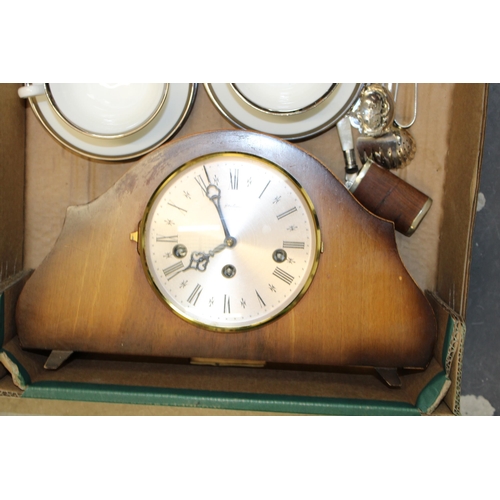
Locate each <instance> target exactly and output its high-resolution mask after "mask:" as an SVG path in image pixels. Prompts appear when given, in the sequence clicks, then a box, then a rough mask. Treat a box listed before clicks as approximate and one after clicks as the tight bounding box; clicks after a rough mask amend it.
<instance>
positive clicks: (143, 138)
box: [19, 83, 197, 161]
mask: <svg viewBox="0 0 500 500" xmlns="http://www.w3.org/2000/svg"><path fill="white" fill-rule="evenodd" d="M35 85H36V86H38V87H40V88H42V87H43V92H42V90H36V91H35V90H34V89H30V87H31V86H32V87H35ZM60 85H63V84H60ZM64 85H66V87H65V88H64V89H58V88H56V85H55V84H50V87H49V84H33V85H31V86H30V85H26V86H25V87H21V89H19V95H20V96H21V97H27V98H29V101H30V105H31V107H32V109H33V111H34V113H35V115H36V116H37V117H38V119H39V120H40V121H41V122H42V124H43V125H44V127H45V128H46V129H47V131H48V132H49V133H50V134H51V135H52V136H54V137H55V138H56V139H57V140H58V141H59V142H61V143H62V144H64V145H65V146H67V147H68V148H70V149H71V150H73V151H75V152H77V153H80V154H82V155H84V156H86V157H89V158H96V159H103V160H115V161H118V160H126V159H129V158H136V157H138V156H142V155H144V154H146V153H148V152H150V151H152V150H153V149H155V148H157V147H158V146H160V145H161V144H163V143H164V142H166V141H167V140H168V139H170V138H171V137H172V136H173V135H174V134H175V133H176V132H177V131H178V130H179V129H180V127H181V126H182V125H183V124H184V122H185V121H186V119H187V117H188V115H189V113H190V111H191V108H192V106H193V102H194V99H195V96H196V90H197V84H194V83H170V84H161V86H162V87H163V86H164V87H165V91H164V95H163V94H162V91H160V94H159V96H158V106H157V109H155V110H154V112H152V113H149V114H148V117H147V120H145V121H144V122H143V123H141V124H140V126H137V127H135V128H131V129H130V130H128V131H126V133H120V134H112V133H110V134H108V133H107V132H106V133H103V132H102V131H98V133H94V131H93V132H92V133H89V131H88V130H87V131H86V130H83V129H82V128H81V127H79V125H80V124H81V123H83V122H84V118H85V117H84V116H82V113H83V111H85V106H84V105H83V104H82V106H80V109H77V108H75V107H74V106H73V107H68V105H69V104H70V103H74V102H75V93H77V92H78V93H79V95H82V94H83V91H82V89H80V88H77V87H76V86H77V85H82V86H83V85H87V86H88V85H94V86H96V85H100V86H103V85H108V86H109V85H118V84H64ZM122 85H131V84H122ZM143 85H150V84H143ZM51 87H52V88H51ZM96 89H97V88H96V87H95V88H93V89H92V92H95V91H96ZM30 90H31V92H30ZM63 90H64V92H65V94H63ZM97 90H98V89H97ZM126 90H127V89H126ZM139 90H141V89H139ZM149 90H150V89H148V91H149ZM85 92H86V94H87V95H86V96H85V99H87V100H86V101H84V102H85V103H87V104H88V103H90V102H91V99H90V98H89V97H88V96H89V95H90V91H89V90H88V88H87V89H86V90H85ZM135 92H136V94H137V90H135ZM23 93H24V94H23ZM145 93H146V91H145V90H144V94H145ZM22 94H23V95H22ZM115 94H116V89H114V94H113V95H115ZM124 95H125V94H124ZM92 97H93V96H92ZM105 99H106V96H105V95H103V99H102V100H101V102H100V103H99V105H100V106H102V105H103V103H104V102H105ZM55 100H56V101H57V102H59V103H60V104H61V105H62V106H64V105H66V107H65V108H64V111H65V113H62V112H61V111H60V109H59V107H58V106H57V104H56V102H54V101H55ZM127 102H129V103H130V102H133V100H131V99H130V96H128V97H127ZM87 104H85V105H87ZM141 105H142V104H141ZM60 107H61V106H60ZM153 108H155V106H153ZM115 111H116V110H115V109H111V108H109V107H108V109H107V110H106V112H107V113H111V112H113V113H115ZM121 111H123V110H121ZM127 112H128V114H127V113H125V112H121V114H120V118H121V119H123V120H125V119H126V120H128V121H129V122H130V123H132V120H131V117H132V115H133V112H134V110H133V109H128V110H127ZM73 115H75V116H77V118H78V120H77V121H79V122H80V123H79V124H75V123H74V122H75V120H74V119H73V120H72V118H73ZM103 116H104V115H103ZM106 116H107V115H106ZM114 116H115V117H116V113H115V115H114Z"/></svg>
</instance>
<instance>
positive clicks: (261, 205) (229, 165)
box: [139, 153, 321, 332]
mask: <svg viewBox="0 0 500 500" xmlns="http://www.w3.org/2000/svg"><path fill="white" fill-rule="evenodd" d="M320 247H321V239H320V232H319V226H318V221H317V217H316V213H315V211H314V207H313V205H312V203H311V200H310V199H309V197H308V195H307V194H306V193H305V191H304V190H303V189H302V188H301V186H300V185H299V184H298V183H297V181H296V180H295V179H293V178H292V177H291V176H290V174H288V173H287V172H285V171H284V170H283V169H281V168H280V167H279V166H277V165H275V164H274V163H271V162H270V161H268V160H265V159H262V158H260V157H256V156H253V155H249V154H243V153H216V154H211V155H206V156H202V157H199V158H197V159H195V160H193V161H190V162H189V163H187V164H185V165H184V166H182V167H180V168H179V169H177V170H176V171H175V172H174V173H173V174H171V175H170V176H169V177H168V178H167V179H166V180H165V181H164V182H163V183H162V184H161V185H160V186H159V187H158V189H157V190H156V191H155V193H154V194H153V196H152V197H151V199H150V201H149V203H148V206H147V208H146V211H145V214H144V217H143V219H142V221H141V223H140V227H139V252H140V254H141V258H142V263H143V267H144V270H145V272H146V275H147V277H148V279H149V281H150V283H151V285H152V286H153V288H154V290H155V291H156V293H157V294H158V295H159V296H160V297H161V298H162V299H163V300H164V301H165V302H166V304H167V305H168V306H169V307H170V308H171V309H172V310H173V311H174V312H175V313H176V314H178V315H179V316H180V317H182V318H184V319H185V320H187V321H189V322H191V323H194V324H196V325H198V326H202V327H205V328H208V329H211V330H217V331H227V332H230V331H241V330H247V329H250V328H254V327H257V326H261V325H263V324H265V323H267V322H269V321H271V320H274V319H276V318H277V317H279V316H281V315H282V314H284V313H286V312H287V311H288V310H290V309H291V308H292V307H293V306H294V305H295V304H296V303H297V302H298V300H299V299H300V298H301V297H302V296H303V295H304V293H305V292H306V290H307V288H308V287H309V285H310V284H311V282H312V279H313V277H314V274H315V272H316V269H317V266H318V259H319V254H320Z"/></svg>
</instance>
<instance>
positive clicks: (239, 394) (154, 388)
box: [0, 84, 488, 415]
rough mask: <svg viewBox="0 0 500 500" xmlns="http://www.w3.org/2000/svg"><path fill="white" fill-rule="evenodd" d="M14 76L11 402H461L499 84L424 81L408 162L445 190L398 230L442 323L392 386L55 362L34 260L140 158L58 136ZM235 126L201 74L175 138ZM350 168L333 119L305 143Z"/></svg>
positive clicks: (15, 406)
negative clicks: (23, 328) (36, 296)
mask: <svg viewBox="0 0 500 500" xmlns="http://www.w3.org/2000/svg"><path fill="white" fill-rule="evenodd" d="M18 86H19V85H16V84H1V85H0V106H1V109H2V115H1V117H0V234H1V235H2V236H1V239H0V345H1V346H2V347H1V349H0V362H1V363H0V396H1V397H0V412H4V413H48V414H172V415H174V414H258V413H263V414H283V413H290V414H327V415H335V414H347V415H381V414H382V415H422V414H424V415H428V414H432V415H453V414H459V413H460V377H461V360H462V353H463V343H464V336H465V318H464V316H465V311H466V302H467V290H468V280H469V262H470V252H471V238H472V229H473V225H474V217H475V207H476V198H477V188H478V179H479V173H480V166H481V155H482V146H483V137H484V127H485V117H486V104H487V93H488V88H487V85H483V84H419V107H418V116H417V121H416V123H415V125H414V126H413V127H412V128H411V133H412V135H413V136H414V138H415V140H416V143H417V154H416V157H415V159H414V160H413V162H412V163H411V165H410V166H409V167H408V168H407V169H404V170H402V171H401V172H398V175H400V176H401V177H402V178H403V179H404V180H406V181H407V182H409V183H410V184H412V185H413V186H415V187H416V188H418V189H419V190H421V191H423V192H424V193H426V194H427V195H429V196H430V197H431V198H432V199H433V206H432V208H431V210H430V212H429V213H428V215H427V216H426V218H425V219H424V221H423V222H422V224H421V226H420V227H419V229H418V230H417V232H416V233H415V234H414V235H413V236H411V238H407V237H405V236H402V235H400V234H396V241H397V245H398V249H399V252H400V255H401V258H402V260H403V263H404V264H405V266H406V267H407V269H408V271H409V273H410V274H411V275H412V277H413V278H414V279H415V281H416V283H417V284H418V285H419V287H420V288H421V289H422V290H426V291H427V295H428V297H429V300H430V302H431V304H432V306H433V308H434V310H435V313H436V318H437V322H438V340H437V343H436V346H435V353H434V358H433V359H432V361H431V363H430V365H429V366H428V368H427V369H426V370H425V371H420V372H405V373H402V374H401V380H402V386H401V388H397V389H396V388H391V387H388V386H387V385H386V384H384V383H383V382H382V380H381V379H380V378H379V377H378V376H377V374H376V373H375V372H374V371H371V370H361V371H360V370H354V369H335V368H330V369H327V368H324V367H314V366H309V367H307V369H298V368H297V367H282V366H275V367H272V366H270V367H267V368H265V369H259V368H248V367H217V366H194V365H191V364H189V362H188V361H186V360H162V359H151V358H147V359H142V358H141V359H139V358H124V357H117V356H105V355H90V354H75V355H73V357H72V358H70V360H69V361H68V362H67V363H65V364H64V365H63V366H62V367H61V368H59V369H58V370H56V371H47V370H45V369H44V368H43V365H44V363H45V361H46V358H47V354H48V353H46V352H33V351H25V350H23V349H21V347H20V345H19V340H18V338H17V335H16V327H15V305H16V300H17V297H18V296H19V294H20V292H21V290H22V287H23V285H24V283H25V282H26V280H27V279H29V275H30V273H31V272H32V270H33V269H36V268H37V266H38V265H39V264H40V263H41V261H42V260H43V259H44V257H45V256H46V255H47V254H48V253H49V252H50V250H51V248H52V246H53V245H54V243H55V241H56V240H57V237H58V235H59V233H60V231H61V228H62V226H63V223H64V217H65V213H66V209H67V207H68V206H71V205H80V204H84V203H88V202H90V201H92V200H93V199H95V198H97V197H98V196H99V195H100V194H102V193H104V192H105V191H106V190H107V189H109V188H110V187H111V186H112V185H113V184H114V183H115V182H116V181H117V180H118V179H119V178H120V177H121V176H122V175H123V174H124V173H125V172H126V171H127V170H128V169H130V168H131V167H132V166H133V165H135V164H136V162H137V161H140V159H134V160H128V161H123V162H108V161H102V160H90V159H87V158H85V157H83V156H81V155H79V154H77V153H75V152H73V151H71V150H70V149H68V148H67V147H64V146H63V145H61V144H60V143H59V142H58V141H57V140H55V139H54V138H53V137H52V136H51V135H50V134H49V133H48V132H47V131H46V130H45V129H44V127H43V126H42V125H41V123H40V122H39V121H38V119H37V118H36V116H35V115H34V113H33V111H32V109H31V108H30V106H29V105H28V104H27V103H25V102H23V101H21V99H19V98H18V96H17V87H18ZM233 128H234V127H233V126H232V125H231V124H230V123H229V122H228V121H226V119H225V118H224V117H223V116H222V115H220V114H219V113H218V111H217V110H216V109H215V107H214V106H213V105H212V103H211V102H210V100H209V98H208V96H207V94H206V92H205V90H204V88H203V86H202V85H201V84H200V85H198V90H197V96H196V100H195V103H194V107H193V109H192V111H191V113H190V115H189V118H188V120H187V121H186V123H185V124H184V126H183V127H182V128H181V129H180V130H179V132H178V133H177V135H176V136H175V138H174V139H173V140H176V139H178V138H181V137H185V136H187V135H190V134H193V133H198V132H203V131H207V130H215V129H233ZM297 144H298V145H299V146H300V147H301V148H303V149H305V150H306V151H308V152H310V153H311V154H312V155H313V156H315V157H316V158H318V159H319V160H320V161H321V162H322V163H324V164H325V165H326V167H327V168H328V169H329V170H330V171H331V172H332V173H333V174H334V175H336V176H337V177H338V178H340V179H342V178H343V159H342V153H341V150H340V145H339V141H338V137H337V132H336V130H335V128H333V129H330V130H329V131H327V132H325V133H323V134H322V135H320V136H318V137H315V138H313V139H308V140H305V141H301V142H299V143H297Z"/></svg>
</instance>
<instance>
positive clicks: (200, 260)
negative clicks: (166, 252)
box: [170, 242, 228, 279]
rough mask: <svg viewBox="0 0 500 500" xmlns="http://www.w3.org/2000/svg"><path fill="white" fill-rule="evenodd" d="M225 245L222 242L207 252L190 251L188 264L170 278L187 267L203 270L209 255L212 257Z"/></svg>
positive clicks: (184, 270)
mask: <svg viewBox="0 0 500 500" xmlns="http://www.w3.org/2000/svg"><path fill="white" fill-rule="evenodd" d="M227 246H228V245H227V244H226V243H225V242H224V243H221V244H220V245H217V246H216V247H215V248H214V249H213V250H209V251H208V252H191V257H190V259H189V264H188V265H187V266H186V267H185V268H184V269H181V270H180V271H178V272H177V273H175V274H174V275H173V276H172V278H174V277H175V276H177V275H178V274H179V273H184V272H186V271H188V270H189V269H194V270H195V271H201V272H204V271H205V269H206V268H207V264H208V261H209V260H210V257H213V256H214V255H215V254H216V253H219V252H222V250H224V248H226V247H227ZM170 279H171V278H170Z"/></svg>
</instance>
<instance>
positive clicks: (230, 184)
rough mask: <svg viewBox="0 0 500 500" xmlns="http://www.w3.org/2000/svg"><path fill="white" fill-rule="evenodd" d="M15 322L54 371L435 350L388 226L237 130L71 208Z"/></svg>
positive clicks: (142, 168)
mask: <svg viewBox="0 0 500 500" xmlns="http://www.w3.org/2000/svg"><path fill="white" fill-rule="evenodd" d="M17 323H18V332H19V338H20V340H21V344H22V346H23V347H25V348H35V349H44V350H50V351H53V357H56V358H57V355H59V357H61V353H62V355H64V353H70V352H72V351H84V352H94V353H113V354H124V355H125V354H126V355H147V356H161V357H176V358H179V357H180V358H189V359H197V360H207V361H210V360H219V362H221V363H224V360H225V361H226V362H227V363H228V364H230V363H232V362H234V363H242V364H245V363H260V362H262V363H265V362H273V363H291V364H304V365H311V364H312V365H330V366H332V365H333V366H361V367H375V368H380V369H386V368H390V369H395V368H424V367H425V366H426V365H427V364H428V362H429V360H430V358H431V356H432V349H433V344H434V340H435V337H436V324H435V318H434V315H433V311H432V308H431V306H430V304H429V303H428V301H427V299H426V298H425V296H424V294H423V293H422V291H421V290H419V289H418V287H417V285H416V284H415V282H414V281H413V279H412V278H411V277H410V275H409V274H408V272H407V270H406V269H405V267H404V265H403V263H402V262H401V259H400V257H399V254H398V251H397V247H396V243H395V236H394V227H393V224H392V223H389V222H387V221H385V220H382V219H379V218H377V217H375V216H373V215H372V214H370V213H369V212H368V211H367V210H365V209H364V208H363V207H362V206H361V205H360V204H359V203H358V202H357V201H356V199H355V198H354V197H353V196H352V195H351V194H350V193H349V192H348V191H347V189H346V188H345V187H344V186H343V185H342V184H341V182H339V180H338V179H336V178H335V177H334V176H333V175H332V174H331V172H329V171H328V170H327V168H326V167H325V166H323V165H322V164H321V163H320V162H319V161H317V160H316V159H315V158H313V157H312V156H310V155H309V154H308V153H306V152H305V151H303V150H302V149H300V148H298V147H296V146H294V145H292V144H290V143H288V142H285V141H282V140H280V139H277V138H273V137H270V136H267V135H263V134H259V133H254V132H246V131H215V132H208V133H203V134H199V135H194V136H190V137H188V138H184V139H180V140H177V141H173V142H171V143H170V144H168V145H166V146H164V147H162V148H160V149H158V150H156V151H155V152H154V153H151V154H150V155H148V156H146V157H144V158H143V159H142V160H141V161H140V162H139V163H138V164H137V165H136V166H134V167H133V168H132V169H131V170H130V171H129V172H128V173H126V174H125V175H124V176H123V177H122V178H121V179H120V180H119V181H118V182H117V183H116V184H115V185H114V186H113V187H112V188H111V189H110V190H109V191H108V192H106V193H105V194H104V195H102V196H101V197H99V198H98V199H96V200H95V201H93V202H92V203H90V204H88V205H84V206H77V207H70V208H69V209H68V213H67V218H66V221H65V224H64V228H63V230H62V232H61V235H60V237H59V239H58V241H57V243H56V245H55V246H54V248H53V250H52V252H51V253H50V254H49V256H48V257H47V258H46V259H45V260H44V262H43V263H42V264H41V265H40V266H39V268H38V269H37V270H36V271H35V273H34V274H33V275H32V277H31V278H30V280H29V281H28V283H27V284H26V286H25V288H24V290H23V293H22V295H21V297H20V299H19V302H18V309H17ZM49 360H50V358H49ZM50 364H51V363H49V365H50Z"/></svg>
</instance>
